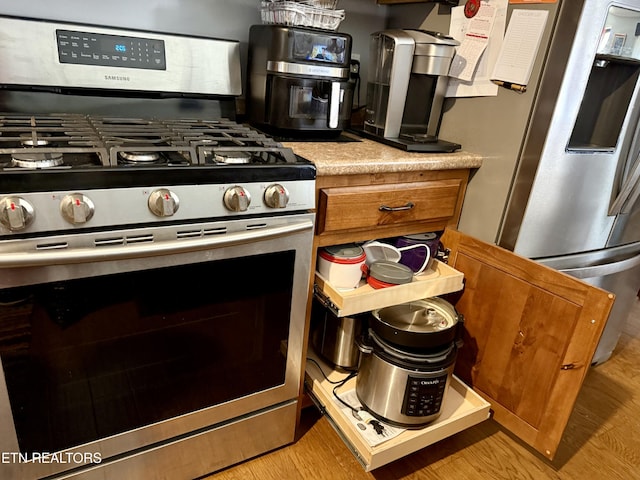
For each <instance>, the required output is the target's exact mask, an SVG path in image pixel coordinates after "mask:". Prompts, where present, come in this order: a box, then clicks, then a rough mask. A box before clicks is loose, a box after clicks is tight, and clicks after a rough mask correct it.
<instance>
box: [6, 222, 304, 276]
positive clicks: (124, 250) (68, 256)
mask: <svg viewBox="0 0 640 480" xmlns="http://www.w3.org/2000/svg"><path fill="white" fill-rule="evenodd" d="M312 229H313V222H312V221H311V220H305V221H302V222H296V223H293V224H288V225H281V226H275V227H268V228H264V229H254V230H247V231H243V232H234V233H231V234H225V235H222V236H212V237H205V238H198V239H184V240H171V241H163V242H158V243H143V244H132V245H119V246H108V247H94V248H77V249H69V250H64V249H61V250H46V251H36V252H33V251H32V252H13V253H3V254H0V268H15V267H36V266H49V265H69V264H78V263H91V262H106V261H112V260H127V259H136V258H146V257H154V256H162V255H175V254H180V253H191V252H197V251H202V250H210V249H215V248H222V247H230V246H235V245H246V244H251V243H257V242H260V241H263V240H270V239H274V238H279V237H285V236H289V235H292V234H295V233H298V232H302V231H305V230H312Z"/></svg>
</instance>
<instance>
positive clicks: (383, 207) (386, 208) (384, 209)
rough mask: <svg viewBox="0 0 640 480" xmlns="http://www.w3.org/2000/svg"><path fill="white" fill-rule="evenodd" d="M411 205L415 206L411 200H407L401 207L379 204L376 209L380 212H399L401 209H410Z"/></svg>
mask: <svg viewBox="0 0 640 480" xmlns="http://www.w3.org/2000/svg"><path fill="white" fill-rule="evenodd" d="M413 207H415V205H414V203H413V202H407V204H406V205H403V206H401V207H389V206H387V205H380V207H379V208H378V210H380V211H381V212H400V211H402V210H411V209H412V208H413Z"/></svg>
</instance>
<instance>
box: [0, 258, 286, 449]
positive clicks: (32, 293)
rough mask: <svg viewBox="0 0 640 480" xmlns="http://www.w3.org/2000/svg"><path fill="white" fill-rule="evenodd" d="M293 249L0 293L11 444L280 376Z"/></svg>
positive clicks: (208, 399) (110, 430)
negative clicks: (14, 439) (13, 440)
mask: <svg viewBox="0 0 640 480" xmlns="http://www.w3.org/2000/svg"><path fill="white" fill-rule="evenodd" d="M294 260H295V252H294V251H286V252H279V253H272V254H265V255H259V256H252V257H244V258H237V259H225V260H220V261H215V262H208V263H200V264H196V265H188V266H176V267H171V268H163V269H156V270H146V271H141V272H135V273H126V274H118V275H111V276H104V277H97V278H90V279H81V280H73V281H67V282H61V283H56V284H46V285H39V286H35V287H29V288H26V289H25V288H22V289H20V290H17V289H13V290H5V291H2V292H0V293H1V294H2V298H1V299H0V300H1V301H2V303H1V304H0V355H1V358H2V366H3V368H4V373H5V377H6V383H7V389H8V392H9V397H10V403H11V409H12V413H13V417H14V422H15V425H16V431H17V435H18V442H19V445H20V450H21V452H23V453H32V452H54V451H59V450H62V449H65V448H69V447H72V446H76V445H79V444H83V443H86V442H90V441H94V440H97V439H100V438H104V437H107V436H110V435H114V434H118V433H121V432H125V431H128V430H131V429H134V428H137V427H142V426H145V425H149V424H151V423H155V422H160V421H162V420H166V419H169V418H172V417H175V416H178V415H182V414H185V413H188V412H192V411H195V410H199V409H202V408H206V407H209V406H212V405H217V404H220V403H222V402H226V401H229V400H232V399H235V398H238V397H241V396H245V395H249V394H251V393H254V392H258V391H262V390H265V389H269V388H271V387H274V386H278V385H282V384H283V383H284V379H285V368H286V365H285V364H286V358H285V353H284V348H283V346H284V345H285V344H286V342H287V339H288V332H289V317H290V309H291V296H292V284H293V270H294Z"/></svg>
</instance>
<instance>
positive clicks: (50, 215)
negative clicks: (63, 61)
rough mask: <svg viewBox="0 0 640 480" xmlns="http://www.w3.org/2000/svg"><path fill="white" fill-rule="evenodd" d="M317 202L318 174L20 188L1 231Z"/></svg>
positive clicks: (257, 212) (268, 211)
mask: <svg viewBox="0 0 640 480" xmlns="http://www.w3.org/2000/svg"><path fill="white" fill-rule="evenodd" d="M314 208H315V180H293V181H279V182H247V183H242V184H235V183H230V184H211V185H207V184H201V185H167V186H149V187H144V186H140V187H120V188H119V187H114V188H103V189H87V190H86V191H81V192H80V191H71V192H68V191H66V192H65V191H50V192H17V193H15V194H13V195H7V196H4V197H0V236H2V235H12V234H13V233H18V232H20V233H29V234H31V233H43V232H55V231H69V230H70V229H81V228H91V229H110V228H115V227H118V226H121V225H144V224H156V223H157V222H164V221H167V222H185V223H187V222H188V223H191V222H197V221H202V220H207V221H210V220H211V219H218V220H221V219H226V218H230V217H236V216H244V215H251V216H256V217H267V216H272V215H275V214H281V213H294V212H295V213H297V212H306V211H310V210H313V209H314Z"/></svg>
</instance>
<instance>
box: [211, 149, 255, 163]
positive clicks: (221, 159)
mask: <svg viewBox="0 0 640 480" xmlns="http://www.w3.org/2000/svg"><path fill="white" fill-rule="evenodd" d="M251 158H252V155H251V154H249V153H247V152H226V153H216V154H215V155H214V162H215V163H221V164H225V165H244V164H247V163H251Z"/></svg>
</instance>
